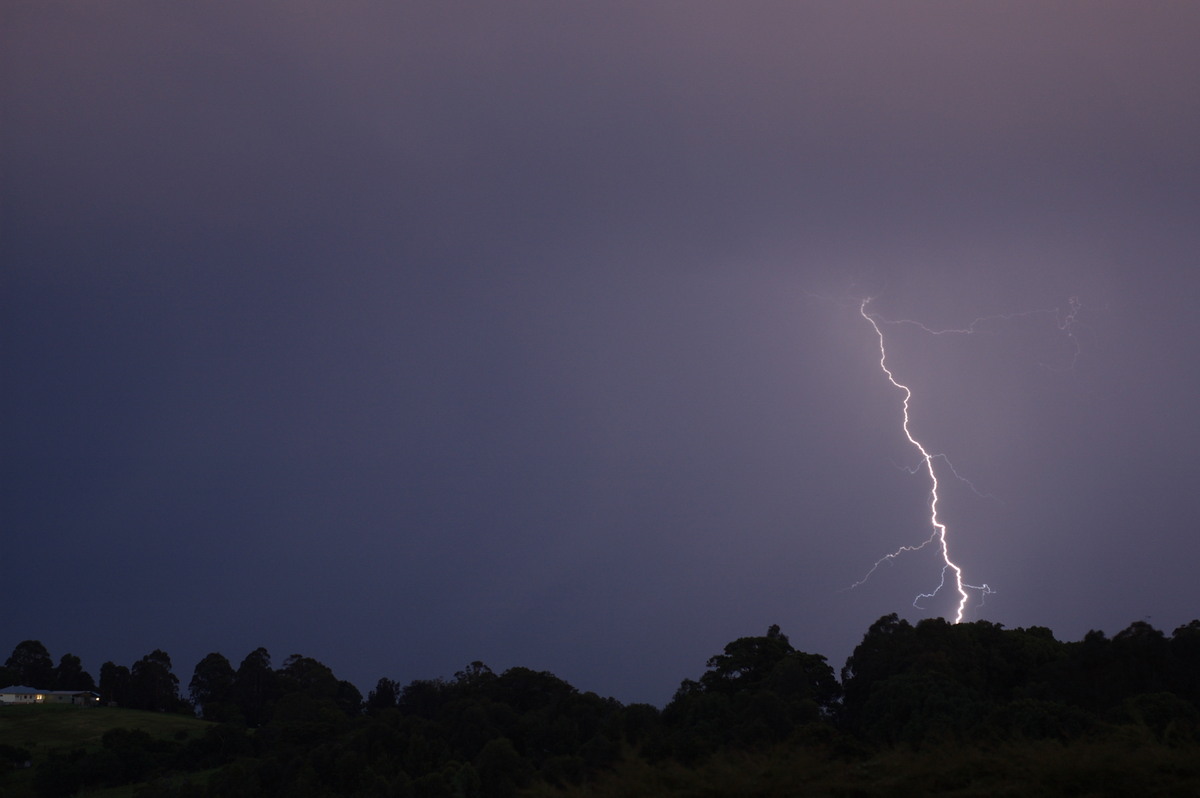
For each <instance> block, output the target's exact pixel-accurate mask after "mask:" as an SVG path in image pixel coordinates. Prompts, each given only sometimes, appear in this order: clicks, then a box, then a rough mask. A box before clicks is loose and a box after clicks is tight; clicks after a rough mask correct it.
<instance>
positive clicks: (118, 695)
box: [100, 661, 131, 707]
mask: <svg viewBox="0 0 1200 798" xmlns="http://www.w3.org/2000/svg"><path fill="white" fill-rule="evenodd" d="M130 698H131V696H130V693H129V668H126V667H125V666H124V665H118V664H116V663H115V662H111V661H110V662H106V663H104V664H103V665H101V666H100V701H101V702H102V703H104V704H111V705H114V706H119V707H127V706H130V705H131V704H130Z"/></svg>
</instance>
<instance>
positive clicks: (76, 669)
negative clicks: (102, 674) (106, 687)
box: [53, 654, 96, 692]
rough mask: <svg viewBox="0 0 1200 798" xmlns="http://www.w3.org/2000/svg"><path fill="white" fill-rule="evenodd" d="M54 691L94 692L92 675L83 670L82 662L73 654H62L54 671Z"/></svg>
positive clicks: (94, 685) (94, 686)
mask: <svg viewBox="0 0 1200 798" xmlns="http://www.w3.org/2000/svg"><path fill="white" fill-rule="evenodd" d="M53 689H55V690H90V691H93V692H94V691H95V690H96V682H95V681H94V680H93V679H92V675H91V674H90V673H88V672H87V671H85V670H84V669H83V661H82V660H80V659H79V657H77V656H75V655H74V654H63V655H62V657H61V658H60V659H59V660H58V667H57V668H55V669H54V684H53Z"/></svg>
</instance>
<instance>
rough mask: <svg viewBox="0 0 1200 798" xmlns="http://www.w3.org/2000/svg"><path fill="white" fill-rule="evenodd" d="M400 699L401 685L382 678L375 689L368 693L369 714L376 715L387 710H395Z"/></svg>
mask: <svg viewBox="0 0 1200 798" xmlns="http://www.w3.org/2000/svg"><path fill="white" fill-rule="evenodd" d="M399 697H400V685H399V684H398V683H397V682H394V681H392V680H391V679H388V678H387V677H384V678H381V679H380V680H379V681H378V682H377V683H376V684H375V689H374V690H371V691H370V692H368V693H367V713H368V714H375V713H377V712H380V711H382V710H385V709H394V708H395V706H396V700H397V699H398V698H399Z"/></svg>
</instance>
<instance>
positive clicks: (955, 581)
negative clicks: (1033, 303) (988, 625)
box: [851, 298, 992, 623]
mask: <svg viewBox="0 0 1200 798" xmlns="http://www.w3.org/2000/svg"><path fill="white" fill-rule="evenodd" d="M870 302H871V300H870V299H869V298H868V299H864V300H863V301H862V304H861V305H860V306H859V309H858V310H859V313H860V314H862V317H863V318H864V319H866V320H867V321H868V322H869V323H870V324H871V327H872V328H873V329H874V330H875V335H876V336H878V337H879V368H880V369H882V370H883V373H884V374H885V375H887V378H888V382H890V383H891V384H892V385H894V386H895V387H896V388H898V389H900V390H901V391H903V392H904V402H903V405H902V406H903V412H904V423H903V425H902V426H903V429H904V436H905V437H906V438H908V442H909V443H911V444H912V445H913V447H914V448H916V450H917V451H918V452H920V454H921V462H922V466H923V467H924V470H925V472H926V473H927V474H928V475H929V484H930V487H929V525H930V527H932V530H933V531H932V533H931V534H930V535H929V537H928V538H926V539H925V541H924V542H923V543H921V544H919V545H916V546H901V547H900V548H898V549H896V550H895V551H894V552H892V553H891V554H887V555H884V556H883V557H881V558H880V559H879V560H877V561H876V562H875V565H874V566H873V567H872V568H871V570H870V571H869V572H868V573H867V575H866V576H864V577H863V578H862V579H860V580H859V581H857V582H855V583H854V584H853V585H851V587H852V588H853V587H858V586H859V585H861V584H862V583H863V582H865V581H867V580H868V579H870V578H871V574H873V573H875V571H876V570H877V569H878V568H879V566H880V565H882V564H883V563H885V562H889V561H891V560H894V559H896V558H897V557H899V556H900V555H901V554H904V553H906V552H912V551H920V550H921V549H924V548H925V547H926V546H929V545H931V544H932V545H935V546H937V547H938V548H939V549H940V552H941V556H942V562H943V566H942V580H941V582H940V583H939V584H938V586H937V587H936V588H935V589H934V590H933V592H932V593H921V594H920V595H918V596H917V597H916V598H915V599H914V600H913V606H920V605H919V603H918V602H920V601H921V599H927V598H933V597H934V596H936V595H937V594H938V593H940V592H941V591H942V588H944V587H945V586H946V581H947V575H949V581H950V583H951V584H952V586H953V588H954V591H955V592H956V593H957V594H958V611H957V612H956V613H955V616H954V622H955V623H959V622H961V621H962V619H963V614H964V613H965V612H966V609H967V602H968V601H969V600H970V597H971V595H970V593H968V592H967V591H968V590H975V591H978V592H979V593H981V594H982V595H987V594H989V593H991V592H992V589H991V588H990V587H988V586H987V585H986V584H982V585H970V584H967V583H966V582H965V581H963V570H962V568H961V567H960V566H959V565H958V564H957V563H955V562H954V560H952V559H950V541H949V536H948V532H947V529H946V525H945V524H944V523H942V521H941V519H940V518H939V517H938V477H937V470H936V469H935V468H934V460H935V459H937V458H939V457H941V458H942V459H943V460H944V459H945V458H944V456H942V455H938V454H930V452H929V450H927V449H926V448H925V447H924V445H922V444H921V442H920V441H919V440H917V438H916V437H914V435H913V433H912V429H911V427H910V425H909V416H908V405H909V402H910V401H911V400H912V390H911V389H910V388H909V387H908V386H907V385H905V384H903V383H901V382H899V381H897V380H896V376H895V375H894V374H893V373H892V371H891V369H889V368H888V365H887V347H886V344H885V342H884V338H883V329H882V328H881V327H880V326H879V320H878V319H877V318H876V317H875V316H873V315H872V314H870V313H868V312H867V305H868V304H870ZM923 329H926V330H927V331H928V332H933V331H932V330H928V328H923ZM970 331H971V330H970V329H968V330H955V331H954V332H970ZM951 471H953V467H951Z"/></svg>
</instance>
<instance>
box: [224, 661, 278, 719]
mask: <svg viewBox="0 0 1200 798" xmlns="http://www.w3.org/2000/svg"><path fill="white" fill-rule="evenodd" d="M233 695H234V700H235V701H236V702H237V706H238V709H239V710H240V711H241V713H242V717H243V718H245V719H246V724H247V725H248V726H250V727H251V728H255V727H258V726H261V725H262V724H264V723H266V721H267V719H268V718H270V713H271V707H272V706H273V705H274V704H275V701H276V699H278V697H279V679H278V677H277V676H276V674H275V671H273V670H271V655H270V654H269V653H268V652H267V650H266V649H265V648H262V647H259V648H256V649H254V650H253V651H251V652H250V653H249V654H247V655H246V658H245V659H244V660H242V664H241V665H239V666H238V669H237V673H236V674H234V678H233Z"/></svg>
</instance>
